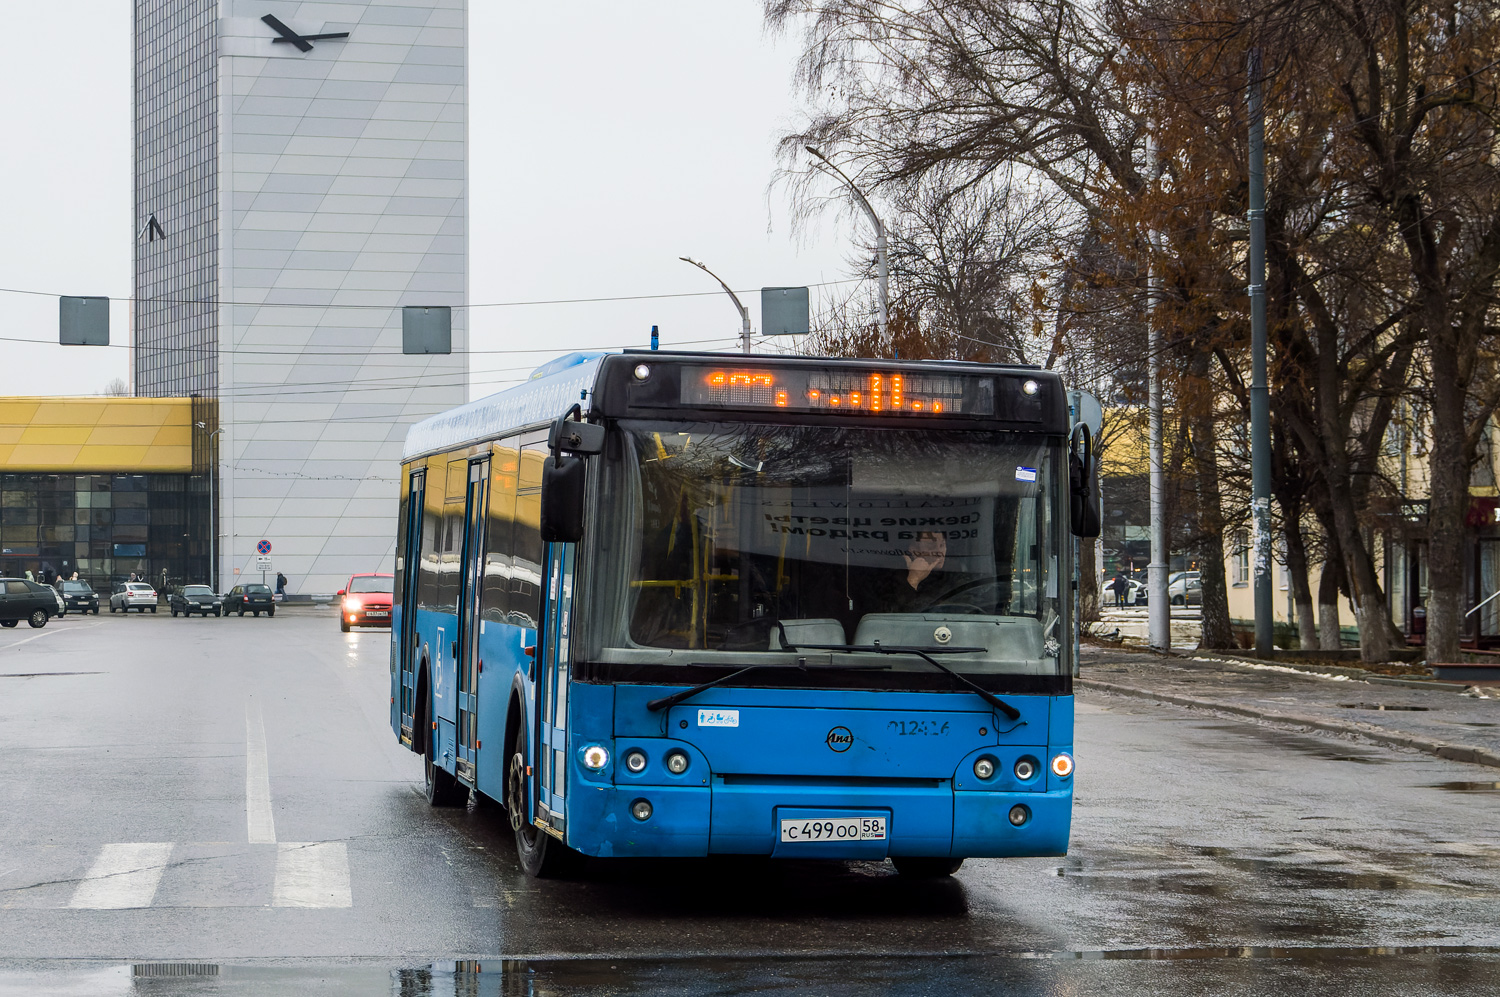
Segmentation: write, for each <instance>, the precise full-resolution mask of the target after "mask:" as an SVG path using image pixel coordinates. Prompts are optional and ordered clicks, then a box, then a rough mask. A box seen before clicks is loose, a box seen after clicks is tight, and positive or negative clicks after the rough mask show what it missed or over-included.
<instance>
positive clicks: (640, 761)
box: [625, 751, 646, 775]
mask: <svg viewBox="0 0 1500 997" xmlns="http://www.w3.org/2000/svg"><path fill="white" fill-rule="evenodd" d="M625 767H626V768H627V769H629V770H630V771H631V772H632V773H634V774H636V775H640V774H641V773H642V772H644V771H646V753H645V752H644V751H631V752H629V753H628V754H626V755H625Z"/></svg>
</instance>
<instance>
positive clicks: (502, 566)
mask: <svg viewBox="0 0 1500 997" xmlns="http://www.w3.org/2000/svg"><path fill="white" fill-rule="evenodd" d="M518 444H519V440H518V439H516V438H515V437H512V438H511V439H508V440H506V441H504V442H503V443H501V444H500V445H499V446H496V447H495V448H494V450H493V451H492V453H491V455H490V521H489V523H488V525H487V527H486V529H485V551H484V592H483V594H482V595H481V597H480V600H481V601H480V611H479V615H480V617H481V618H482V619H485V620H490V621H492V622H497V623H499V622H505V618H506V613H508V612H509V611H510V589H511V575H512V568H511V565H512V560H513V555H514V548H513V545H514V543H515V537H514V532H515V518H516V483H517V479H518V477H519V471H520V463H521V452H520V449H519V447H518Z"/></svg>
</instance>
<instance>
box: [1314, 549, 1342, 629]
mask: <svg viewBox="0 0 1500 997" xmlns="http://www.w3.org/2000/svg"><path fill="white" fill-rule="evenodd" d="M1327 546H1328V560H1326V561H1324V562H1323V573H1322V577H1321V578H1319V579H1318V649H1319V650H1322V651H1338V650H1342V649H1343V646H1344V640H1343V637H1342V636H1341V635H1340V633H1339V629H1340V628H1339V592H1340V590H1342V589H1343V588H1345V585H1344V577H1343V576H1344V567H1343V565H1344V558H1343V554H1342V552H1340V551H1339V548H1338V544H1337V543H1335V542H1334V539H1333V537H1332V536H1331V535H1330V536H1329V537H1328V543H1327Z"/></svg>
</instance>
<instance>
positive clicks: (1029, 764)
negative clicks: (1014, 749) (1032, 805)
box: [1016, 758, 1036, 782]
mask: <svg viewBox="0 0 1500 997" xmlns="http://www.w3.org/2000/svg"><path fill="white" fill-rule="evenodd" d="M1034 775H1036V762H1034V761H1032V760H1031V759H1030V758H1022V759H1019V760H1018V761H1017V762H1016V778H1017V779H1020V780H1021V781H1022V782H1025V781H1026V780H1027V779H1030V778H1031V777H1032V776H1034Z"/></svg>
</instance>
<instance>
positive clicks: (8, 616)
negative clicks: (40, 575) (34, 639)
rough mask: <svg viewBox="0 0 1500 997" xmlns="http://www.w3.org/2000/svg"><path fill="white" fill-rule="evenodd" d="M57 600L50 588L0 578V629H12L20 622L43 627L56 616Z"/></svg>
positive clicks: (25, 581) (19, 579) (33, 583)
mask: <svg viewBox="0 0 1500 997" xmlns="http://www.w3.org/2000/svg"><path fill="white" fill-rule="evenodd" d="M57 599H58V595H57V593H56V592H55V591H53V590H52V588H51V587H50V586H47V585H42V584H40V583H39V582H28V581H27V580H26V579H24V578H0V627H13V626H15V625H16V624H17V623H20V622H21V621H22V620H25V621H26V622H27V623H29V624H31V625H32V626H34V627H45V626H46V625H47V621H48V620H50V619H52V617H54V616H56V615H57Z"/></svg>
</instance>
